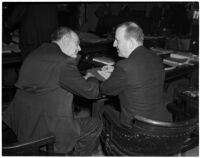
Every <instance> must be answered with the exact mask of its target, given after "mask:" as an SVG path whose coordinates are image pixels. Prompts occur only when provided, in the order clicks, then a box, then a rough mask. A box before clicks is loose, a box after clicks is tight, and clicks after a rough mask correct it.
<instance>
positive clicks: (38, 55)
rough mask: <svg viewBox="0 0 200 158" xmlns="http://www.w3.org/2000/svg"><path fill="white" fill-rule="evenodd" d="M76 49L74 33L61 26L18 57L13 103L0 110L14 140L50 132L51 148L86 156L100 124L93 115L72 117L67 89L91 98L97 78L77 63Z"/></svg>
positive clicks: (94, 141) (97, 86)
mask: <svg viewBox="0 0 200 158" xmlns="http://www.w3.org/2000/svg"><path fill="white" fill-rule="evenodd" d="M80 50H81V48H80V46H79V38H78V36H77V34H76V33H75V32H74V31H72V30H71V29H69V28H65V27H61V28H59V29H58V30H57V31H56V32H55V33H53V34H52V42H51V43H44V44H43V45H41V46H40V47H39V48H37V49H36V50H34V51H33V52H32V53H31V54H30V55H29V56H28V57H27V58H26V60H25V61H24V63H23V65H22V67H21V70H20V73H19V79H18V82H17V83H16V87H17V88H18V90H17V92H16V95H15V97H14V100H13V102H12V103H11V105H10V106H9V107H8V109H7V110H6V111H5V112H4V113H3V121H4V122H5V123H6V124H7V125H8V126H10V127H11V128H12V129H13V131H14V132H15V134H16V135H17V137H18V140H19V141H20V142H24V141H28V140H30V139H34V138H38V137H42V136H44V135H45V134H47V133H49V132H53V133H54V134H55V136H56V144H55V151H56V152H59V153H67V152H69V151H71V150H72V149H73V152H70V153H72V155H78V156H89V155H91V154H92V152H93V150H94V148H95V146H96V145H97V142H98V141H97V140H98V136H99V134H100V133H101V130H102V123H101V121H100V120H98V119H95V118H79V119H74V116H73V111H72V109H73V108H72V106H73V105H72V101H73V94H77V95H80V96H82V97H85V98H89V99H93V98H96V97H97V96H98V94H99V83H98V80H97V79H95V78H93V77H91V76H92V75H91V74H90V73H87V74H86V76H84V77H83V76H82V75H81V74H80V72H79V71H78V68H77V65H76V64H77V61H76V57H77V53H78V52H79V51H80Z"/></svg>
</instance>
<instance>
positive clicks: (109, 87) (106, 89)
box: [100, 65, 127, 96]
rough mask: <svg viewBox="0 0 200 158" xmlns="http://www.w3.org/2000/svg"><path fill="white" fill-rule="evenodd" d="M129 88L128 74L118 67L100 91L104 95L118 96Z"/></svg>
mask: <svg viewBox="0 0 200 158" xmlns="http://www.w3.org/2000/svg"><path fill="white" fill-rule="evenodd" d="M126 86H127V77H126V72H125V71H124V70H123V68H122V67H120V66H118V65H117V66H116V67H115V70H114V71H113V73H112V74H111V76H110V77H109V78H108V79H107V80H106V81H104V82H103V83H102V84H101V87H100V91H101V93H102V94H104V95H113V96H115V95H118V94H119V93H120V92H121V91H122V90H124V89H125V88H126Z"/></svg>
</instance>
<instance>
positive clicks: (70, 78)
mask: <svg viewBox="0 0 200 158" xmlns="http://www.w3.org/2000/svg"><path fill="white" fill-rule="evenodd" d="M59 84H60V86H61V87H62V88H64V89H66V90H68V91H70V92H71V93H73V94H76V95H79V96H82V97H85V98H88V99H94V98H96V97H97V96H98V95H99V82H98V80H97V79H95V78H89V79H88V80H86V79H84V78H83V76H82V75H81V74H80V72H79V70H78V68H77V66H76V65H75V64H66V65H64V66H62V68H61V72H60V78H59Z"/></svg>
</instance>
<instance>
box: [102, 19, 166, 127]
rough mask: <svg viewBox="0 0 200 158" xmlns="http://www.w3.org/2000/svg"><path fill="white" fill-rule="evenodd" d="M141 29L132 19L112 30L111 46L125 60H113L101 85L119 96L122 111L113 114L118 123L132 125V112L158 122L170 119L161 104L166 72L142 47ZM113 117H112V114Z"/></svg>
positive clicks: (103, 91)
mask: <svg viewBox="0 0 200 158" xmlns="http://www.w3.org/2000/svg"><path fill="white" fill-rule="evenodd" d="M143 40H144V34H143V31H142V29H141V28H140V27H139V26H138V25H137V24H135V23H133V22H126V23H123V24H121V25H120V26H119V27H118V28H117V30H116V33H115V41H114V44H113V46H114V47H116V48H117V52H118V55H119V56H120V57H124V58H125V59H123V60H120V61H119V62H117V63H116V65H115V69H114V71H113V72H112V74H111V76H109V75H107V76H108V79H107V80H106V81H104V82H103V83H102V85H101V92H102V94H104V95H112V96H118V98H119V100H120V107H121V112H120V113H118V112H116V111H114V110H111V109H110V110H109V112H108V109H107V110H105V111H106V112H107V113H108V114H110V115H112V114H113V113H115V114H116V115H117V117H118V118H119V120H120V123H121V124H123V125H126V126H131V121H132V120H133V118H134V116H135V115H140V116H143V117H146V118H149V119H153V120H157V121H169V120H170V116H169V114H168V112H167V109H166V108H165V106H164V104H163V86H164V80H165V72H164V68H163V63H162V60H161V59H160V57H159V56H157V55H155V54H153V53H152V52H151V51H150V50H148V49H146V48H145V47H144V46H143ZM111 118H112V117H111Z"/></svg>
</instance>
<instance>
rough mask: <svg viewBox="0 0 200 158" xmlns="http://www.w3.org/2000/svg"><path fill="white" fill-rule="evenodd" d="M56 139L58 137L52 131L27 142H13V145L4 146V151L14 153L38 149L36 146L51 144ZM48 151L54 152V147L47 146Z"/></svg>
mask: <svg viewBox="0 0 200 158" xmlns="http://www.w3.org/2000/svg"><path fill="white" fill-rule="evenodd" d="M55 141H56V138H55V136H54V135H53V134H52V133H50V134H48V135H46V136H44V137H42V138H38V139H34V140H30V141H27V142H23V143H20V142H17V143H13V144H11V145H5V146H3V147H2V149H3V152H5V153H14V152H17V153H18V152H20V151H22V152H23V151H29V150H32V149H36V148H38V149H39V148H40V147H41V146H45V145H47V146H48V145H49V144H52V145H53V143H55ZM47 150H49V151H47V152H52V153H53V152H54V151H53V147H47Z"/></svg>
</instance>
